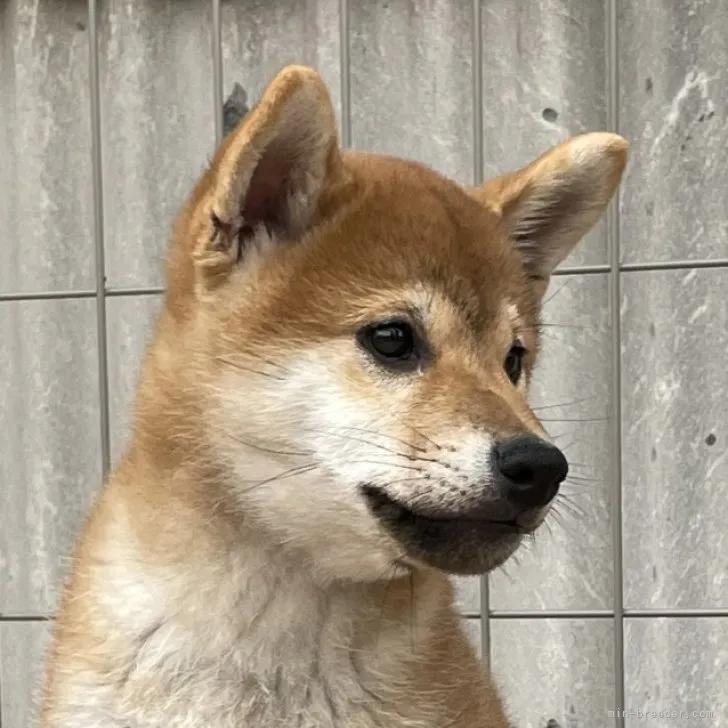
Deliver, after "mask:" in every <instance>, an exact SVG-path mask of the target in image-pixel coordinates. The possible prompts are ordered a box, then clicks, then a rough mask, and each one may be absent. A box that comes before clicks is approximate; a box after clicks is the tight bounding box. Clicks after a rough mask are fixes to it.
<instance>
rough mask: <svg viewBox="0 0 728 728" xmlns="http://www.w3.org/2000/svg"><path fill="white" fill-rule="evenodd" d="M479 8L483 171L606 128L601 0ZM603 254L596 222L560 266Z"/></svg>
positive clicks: (494, 2) (497, 1)
mask: <svg viewBox="0 0 728 728" xmlns="http://www.w3.org/2000/svg"><path fill="white" fill-rule="evenodd" d="M481 7H482V39H483V47H482V51H483V150H484V156H485V172H486V176H490V175H494V174H499V173H501V172H504V171H507V170H509V169H511V168H516V167H519V166H521V165H522V164H525V163H527V162H529V161H531V159H533V158H535V157H536V156H538V155H540V154H541V153H542V152H544V151H545V150H546V149H547V148H548V147H549V146H551V145H552V144H556V143H558V142H559V141H561V140H562V139H564V138H566V137H568V136H570V135H572V134H577V133H580V132H584V131H598V130H601V129H605V128H606V123H607V120H606V105H605V98H606V94H605V79H606V71H605V68H606V67H605V53H604V48H605V44H604V39H605V36H604V29H605V14H604V3H601V2H583V0H540V1H539V2H512V0H483V2H482V3H481ZM606 259H607V244H606V234H605V226H604V225H603V224H600V225H598V227H597V228H596V229H595V230H594V231H592V233H590V234H589V236H588V237H587V239H586V240H585V241H584V243H583V244H582V245H581V246H580V247H579V248H578V249H577V250H576V251H575V252H574V254H573V255H572V256H571V257H570V258H569V259H568V260H567V261H565V265H585V264H601V263H605V262H606Z"/></svg>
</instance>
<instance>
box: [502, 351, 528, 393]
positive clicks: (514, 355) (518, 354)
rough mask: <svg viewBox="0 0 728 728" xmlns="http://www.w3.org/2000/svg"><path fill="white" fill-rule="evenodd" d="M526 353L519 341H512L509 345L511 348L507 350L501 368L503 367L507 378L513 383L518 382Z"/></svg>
mask: <svg viewBox="0 0 728 728" xmlns="http://www.w3.org/2000/svg"><path fill="white" fill-rule="evenodd" d="M525 353H526V349H525V347H524V346H523V344H522V343H521V342H520V341H514V342H513V344H512V345H511V350H510V351H509V352H508V356H507V357H506V360H505V362H504V363H503V368H504V369H505V372H506V374H507V375H508V379H510V380H511V381H512V382H513V384H518V381H519V380H520V378H521V374H522V373H523V357H524V355H525Z"/></svg>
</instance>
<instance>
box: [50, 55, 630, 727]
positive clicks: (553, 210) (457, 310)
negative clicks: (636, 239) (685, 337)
mask: <svg viewBox="0 0 728 728" xmlns="http://www.w3.org/2000/svg"><path fill="white" fill-rule="evenodd" d="M626 148H627V145H626V143H625V142H624V140H622V139H621V138H620V137H617V136H615V135H612V134H606V133H594V134H588V135H583V136H581V137H575V138H574V139H571V140H568V141H567V142H564V143H563V144H561V145H559V146H558V147H556V148H554V149H552V150H550V151H549V152H547V153H546V154H545V155H544V156H543V157H541V158H540V159H539V160H537V161H536V162H534V163H533V164H531V165H529V166H528V167H526V168H524V169H523V170H520V171H518V172H515V173H513V174H510V175H506V176H504V177H502V178H499V179H497V180H493V181H490V182H488V183H486V184H485V185H483V186H481V187H480V188H477V189H464V188H462V187H460V186H459V185H457V184H455V183H454V182H452V181H450V180H447V179H445V178H443V177H442V176H440V175H438V174H437V173H435V172H433V171H431V170H430V169H428V168H426V167H425V166H422V165H419V164H415V163H412V162H407V161H403V160H399V159H393V158H387V157H381V156H376V155H370V154H363V153H353V152H343V151H342V150H341V149H340V147H339V144H338V140H337V133H336V128H335V120H334V112H333V109H332V107H331V103H330V100H329V96H328V93H327V91H326V89H325V87H324V85H323V83H322V81H321V79H320V78H319V76H318V75H317V74H316V73H315V72H314V71H312V70H310V69H306V68H302V67H289V68H287V69H284V70H283V71H282V72H281V74H280V75H279V76H278V77H277V78H276V79H275V80H274V81H273V83H272V84H271V85H270V86H269V88H268V89H267V90H266V92H265V94H264V95H263V98H262V99H261V101H260V102H259V104H258V105H257V106H256V107H255V108H254V109H253V110H252V111H251V112H250V114H249V115H248V116H247V117H246V118H245V119H244V120H243V121H242V122H241V123H240V125H239V126H238V127H237V128H236V129H235V130H234V131H233V132H232V133H231V134H230V135H229V136H228V137H227V138H226V139H225V141H224V142H223V144H222V145H221V146H220V148H219V149H218V151H217V153H216V155H215V157H214V159H213V160H212V162H211V164H210V167H209V169H208V171H207V172H206V173H205V174H204V176H203V177H202V179H201V180H200V182H199V183H198V184H197V186H196V188H195V190H194V192H193V193H192V195H191V197H190V199H189V200H188V202H187V204H186V206H185V207H184V210H183V212H182V213H181V215H180V217H179V220H178V223H177V225H176V229H175V232H174V236H173V239H172V241H171V245H170V248H169V253H168V258H167V288H166V296H165V305H164V310H163V312H162V314H161V316H160V318H159V320H158V323H157V327H156V331H155V336H154V340H153V342H152V344H151V346H150V348H149V351H148V353H147V356H146V359H145V363H144V368H143V374H142V377H141V381H140V384H139V391H138V397H137V403H136V413H135V421H134V428H133V437H132V441H131V445H130V446H129V448H128V450H127V452H126V454H125V455H124V457H123V459H122V460H121V462H120V464H119V465H118V467H117V468H116V469H115V471H114V472H113V473H112V475H111V476H110V478H109V480H108V483H107V485H106V487H105V488H104V490H103V492H102V493H101V495H100V497H99V498H98V501H97V503H96V505H95V507H94V509H93V512H92V513H91V515H90V517H89V519H88V521H87V523H86V526H85V529H84V531H83V534H82V535H81V537H80V539H79V542H78V545H77V549H76V552H75V558H74V565H73V570H72V574H71V577H70V579H69V582H68V585H67V588H66V590H65V595H64V597H63V600H62V603H61V605H60V608H59V611H58V615H57V622H56V627H55V636H54V643H53V646H52V649H51V651H50V653H49V659H48V668H47V676H46V682H45V691H44V704H43V718H42V725H43V726H45V728H102V726H103V727H104V728H146V727H149V728H151V727H152V726H154V727H157V726H159V727H160V728H161V727H162V726H164V728H172V727H175V728H193V727H194V728H203V726H204V728H233V727H235V728H242V727H243V726H248V727H250V728H270V727H272V726H300V727H301V728H334V726H340V727H341V728H344V727H346V728H375V727H379V728H385V727H386V728H406V727H409V728H415V727H416V728H447V727H450V728H506V726H508V719H507V717H506V714H505V711H504V708H503V706H502V703H501V700H500V698H499V696H498V694H497V691H496V689H495V687H494V686H493V683H492V682H491V680H490V679H489V677H488V676H487V674H486V671H485V670H484V668H483V666H482V664H481V662H480V661H479V660H478V659H477V657H476V655H475V653H474V651H473V649H472V648H471V647H470V645H469V643H468V641H467V639H466V637H465V636H464V633H463V631H462V630H461V627H460V622H459V619H458V616H457V614H456V611H455V609H454V607H453V593H452V588H451V585H450V581H449V577H448V575H446V574H445V573H443V572H441V571H439V570H437V569H435V568H432V567H431V566H427V565H425V564H424V563H419V562H418V561H417V560H416V559H409V558H408V556H407V553H406V552H405V551H406V550H404V549H403V547H402V546H401V544H399V543H398V542H397V541H396V540H395V539H393V538H391V537H390V536H389V535H388V534H387V532H386V531H385V530H384V529H383V528H382V527H381V526H380V525H379V524H378V522H377V521H376V519H374V518H373V517H372V516H371V514H370V513H369V512H368V511H367V509H366V507H365V506H364V505H363V502H362V501H361V499H360V498H359V497H358V491H357V489H356V485H357V483H359V482H361V481H362V479H368V480H372V481H376V482H382V483H384V482H387V483H389V484H390V485H391V487H393V488H398V489H399V490H398V491H397V492H399V493H400V494H401V495H402V496H403V497H406V498H408V499H410V500H411V501H412V502H418V499H419V500H423V499H424V500H425V501H426V500H427V499H430V500H432V499H435V500H437V499H439V501H438V502H441V503H451V502H452V504H453V507H456V506H457V503H458V502H459V501H457V498H456V495H457V494H458V493H461V492H462V486H463V484H467V483H469V482H470V481H471V479H472V477H473V472H474V471H475V469H476V467H477V463H476V462H475V460H473V457H474V455H473V453H474V452H475V451H476V450H477V449H478V447H480V446H481V445H482V444H484V443H487V442H489V441H490V440H489V438H490V437H493V436H496V435H502V434H507V433H516V432H523V431H528V432H533V433H536V434H538V435H540V436H543V437H545V433H544V432H543V430H542V428H541V426H540V424H539V423H538V420H537V419H536V417H535V415H534V414H533V412H532V411H531V410H530V409H529V407H528V404H527V401H526V392H527V382H528V380H529V379H530V376H531V371H532V368H533V365H534V363H535V359H536V354H537V351H538V316H539V309H540V305H541V298H542V295H543V293H544V291H545V287H546V285H547V283H548V278H549V275H550V274H551V272H552V270H553V268H554V266H556V265H557V264H558V263H559V262H560V261H561V260H563V259H564V258H565V257H566V255H567V254H568V253H569V251H570V250H571V249H572V248H573V246H574V245H575V244H576V243H577V242H578V240H579V239H580V238H581V237H583V235H584V234H585V233H586V232H587V231H588V230H589V229H590V228H591V227H592V226H593V225H594V223H595V222H596V220H597V219H598V217H599V216H600V215H601V214H602V212H603V211H604V209H605V207H606V205H607V204H608V202H609V200H610V198H611V197H612V195H613V193H614V191H615V189H616V187H617V185H618V183H619V180H620V177H621V174H622V170H623V167H624V164H625V159H626ZM260 220H263V221H268V222H270V223H271V224H270V225H269V228H270V230H269V231H268V232H266V230H265V229H264V228H263V227H262V226H260V225H257V223H258V222H259V221H260ZM246 226H247V227H246ZM241 229H242V232H241ZM238 240H241V241H243V242H242V243H241V245H242V246H243V247H242V254H241V255H240V256H238V252H239V251H238V245H237V242H238ZM238 257H240V258H241V259H240V260H238ZM405 304H412V305H415V306H417V307H419V310H421V311H423V312H424V313H423V315H424V316H425V317H426V319H427V320H426V326H427V331H428V337H429V339H430V341H431V342H432V345H433V348H434V350H435V356H434V359H433V362H432V363H431V366H429V368H427V369H426V370H423V371H422V372H420V373H418V374H417V375H412V376H409V377H408V376H403V377H399V378H398V377H392V376H391V375H387V374H383V373H381V372H380V371H379V370H378V369H377V367H376V366H373V365H370V364H369V363H367V362H365V361H364V360H363V358H362V357H363V355H362V353H361V350H360V349H359V348H357V346H356V343H355V341H354V333H355V332H356V330H357V328H358V327H359V326H361V325H362V324H365V323H366V322H367V321H368V320H370V319H371V318H372V317H376V316H378V315H380V314H382V313H391V312H392V311H393V310H399V308H400V307H401V306H403V305H405ZM516 334H517V335H519V336H520V337H521V338H522V340H523V342H524V344H525V347H526V349H527V350H528V351H529V354H528V355H527V358H526V361H525V372H526V374H525V378H526V384H525V385H523V386H513V384H511V382H510V381H509V380H508V378H507V377H505V375H504V374H503V371H502V362H503V359H504V357H505V356H506V354H507V352H508V348H509V346H510V342H511V341H512V339H513V337H514V335H516ZM347 433H348V434H347ZM355 433H358V434H355ZM367 433H369V434H367ZM481 433H484V434H481ZM463 443H464V444H463ZM388 453H390V454H388ZM391 453H393V454H391ZM393 458H394V459H393ZM402 458H404V460H402ZM403 462H409V463H411V465H410V468H411V469H412V470H414V471H416V473H418V474H419V476H421V477H419V476H417V477H412V478H410V480H411V481H413V482H412V483H410V484H409V485H407V484H405V483H404V481H406V480H407V478H405V477H403V475H402V474H403V473H404V475H407V474H408V472H407V470H403V468H405V467H406V466H404V465H402V464H401V463H403ZM299 466H300V467H299ZM448 473H451V475H448ZM393 475H394V476H395V478H394V479H393ZM396 476H398V477H399V479H400V480H401V481H402V483H401V484H400V485H394V484H393V483H394V482H395V480H396ZM418 477H419V479H418ZM428 480H429V481H430V483H431V484H428V483H427V482H425V481H428ZM456 481H457V484H458V488H459V489H458V488H455V487H454V485H453V483H455V482H456ZM457 497H460V496H459V495H458V496H457ZM543 516H545V512H544V513H543V514H540V520H542V517H543ZM540 520H539V522H540ZM536 525H537V524H536V523H534V528H535V526H536ZM516 547H517V543H515V544H510V545H507V546H502V547H501V546H498V547H496V546H494V547H493V551H492V553H491V552H488V559H489V562H488V563H491V562H492V565H496V564H497V563H501V562H502V561H503V560H504V559H506V558H508V556H509V555H510V553H512V551H514V550H515V548H516Z"/></svg>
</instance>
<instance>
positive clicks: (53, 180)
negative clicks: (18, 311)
mask: <svg viewBox="0 0 728 728" xmlns="http://www.w3.org/2000/svg"><path fill="white" fill-rule="evenodd" d="M87 12H88V11H87V3H86V2H85V0H69V1H68V2H56V0H10V1H9V2H3V3H2V4H1V5H0V92H1V93H2V103H1V104H0V189H1V190H2V193H1V194H0V230H2V245H0V292H16V291H44V290H54V291H58V290H71V289H89V288H93V286H94V283H95V278H94V258H93V235H92V229H93V202H92V194H93V188H92V180H91V154H90V144H91V133H90V111H89V79H88V68H89V62H88V38H87V36H86V26H87Z"/></svg>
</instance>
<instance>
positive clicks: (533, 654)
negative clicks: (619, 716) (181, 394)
mask: <svg viewBox="0 0 728 728" xmlns="http://www.w3.org/2000/svg"><path fill="white" fill-rule="evenodd" d="M491 648H492V649H491V653H492V661H491V666H492V672H493V676H494V678H495V679H496V681H497V682H498V683H499V684H500V685H501V686H502V693H503V697H504V699H505V700H506V703H507V705H508V708H509V712H510V714H511V717H512V721H513V725H517V726H519V728H546V727H547V726H548V727H549V728H551V726H552V725H553V723H551V722H550V721H555V723H556V725H557V726H562V727H563V728H572V726H573V728H577V726H588V727H589V728H614V718H613V717H610V716H609V711H610V710H614V649H613V625H612V620H610V619H584V620H572V619H532V620H511V619H508V620H494V621H493V623H492V625H491Z"/></svg>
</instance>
